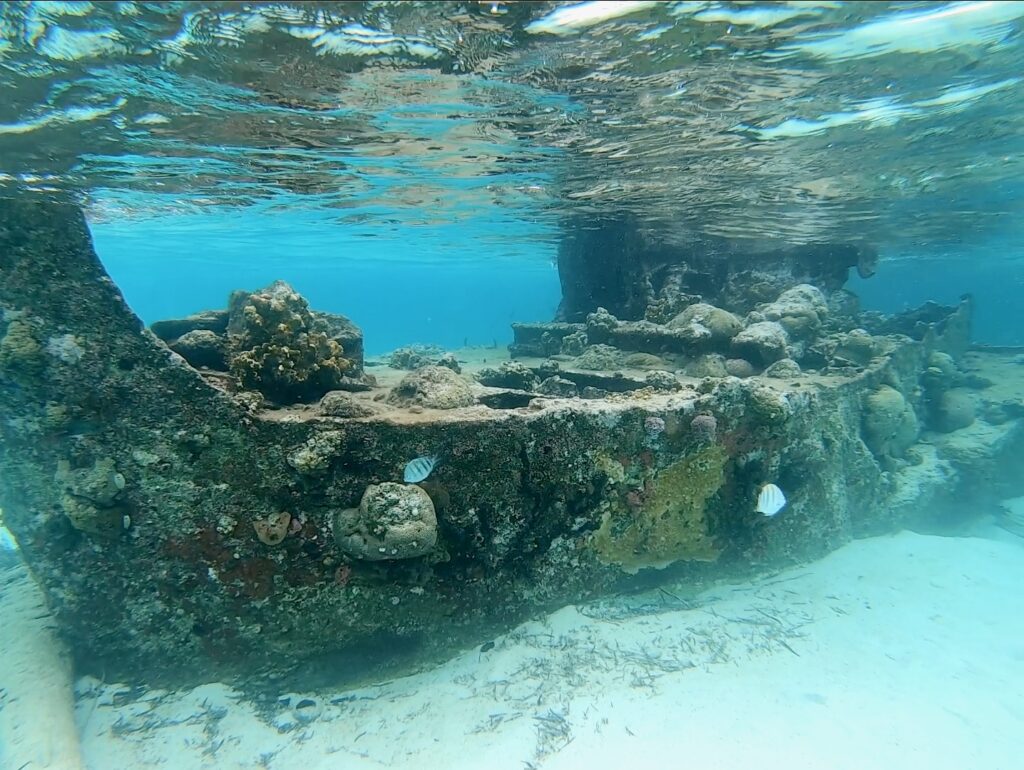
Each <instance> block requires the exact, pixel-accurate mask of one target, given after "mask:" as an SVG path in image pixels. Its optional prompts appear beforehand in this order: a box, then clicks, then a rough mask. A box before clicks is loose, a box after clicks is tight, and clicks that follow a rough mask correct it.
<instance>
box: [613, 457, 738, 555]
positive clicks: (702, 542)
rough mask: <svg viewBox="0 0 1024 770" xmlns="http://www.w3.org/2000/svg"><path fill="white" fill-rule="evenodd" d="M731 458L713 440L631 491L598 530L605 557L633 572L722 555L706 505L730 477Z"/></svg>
mask: <svg viewBox="0 0 1024 770" xmlns="http://www.w3.org/2000/svg"><path fill="white" fill-rule="evenodd" d="M727 460H728V453H727V452H726V450H725V449H724V448H723V447H722V446H721V445H719V444H712V445H711V446H709V447H707V448H705V449H702V450H700V451H698V452H696V453H694V454H692V455H690V456H688V457H684V458H683V459H682V460H679V461H677V462H675V463H673V464H672V465H669V466H668V467H666V468H664V469H662V470H661V471H660V472H658V473H657V474H655V475H654V476H653V477H651V478H649V479H648V480H647V481H646V482H645V483H644V486H643V488H642V489H638V490H633V491H631V492H627V493H626V495H625V498H624V502H623V503H622V504H620V505H617V506H615V507H614V508H613V509H612V510H610V511H609V512H607V513H606V514H605V517H604V520H603V522H602V523H601V528H600V529H599V530H598V531H597V532H596V533H594V539H593V546H594V549H595V550H596V551H597V553H598V555H599V556H600V558H601V559H602V560H603V561H605V562H609V563H613V564H618V565H619V566H621V567H622V569H623V570H624V571H626V572H630V573H634V572H637V571H639V570H640V569H643V568H645V567H664V566H667V565H668V564H671V563H672V562H674V561H678V560H680V559H690V560H696V561H714V560H716V559H717V558H718V555H719V549H718V548H717V547H716V546H715V543H714V541H713V540H712V538H711V535H710V532H709V528H708V521H707V516H706V511H707V503H708V500H710V499H711V497H712V496H713V495H714V494H715V493H716V492H717V491H718V490H719V489H720V488H721V487H722V485H723V484H724V483H725V473H724V470H725V464H726V462H727Z"/></svg>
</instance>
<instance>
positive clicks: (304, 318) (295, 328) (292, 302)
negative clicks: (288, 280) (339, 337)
mask: <svg viewBox="0 0 1024 770" xmlns="http://www.w3.org/2000/svg"><path fill="white" fill-rule="evenodd" d="M228 338H229V340H230V343H231V344H230V352H229V354H228V366H229V367H230V370H231V373H232V374H234V375H235V376H236V377H237V378H238V380H239V382H240V383H241V384H242V386H243V387H245V388H248V389H251V390H258V391H259V392H260V393H262V394H263V395H264V396H266V397H267V398H269V399H271V400H273V401H276V402H278V403H293V402H296V401H312V400H315V399H318V398H320V397H321V396H322V395H324V394H325V393H327V392H328V391H330V390H336V389H338V387H339V386H340V385H341V383H342V382H343V377H344V376H345V373H346V372H348V371H349V369H351V367H352V364H351V362H350V361H349V360H348V359H347V358H345V357H344V355H343V353H344V351H343V350H342V347H341V345H340V344H339V343H338V342H337V341H336V340H334V339H332V338H331V337H329V336H328V335H327V334H326V333H325V332H323V331H319V330H317V329H316V328H315V326H314V323H313V315H312V314H311V313H310V312H309V305H308V303H307V302H306V300H305V299H303V298H302V296H300V295H299V294H298V293H297V292H295V291H294V290H293V289H292V288H291V287H290V286H288V285H287V284H285V283H283V282H280V281H279V282H277V283H275V284H273V285H272V286H270V287H268V288H267V289H264V290H263V291H259V292H256V293H254V294H249V295H246V296H244V297H242V298H240V301H236V302H234V303H233V307H232V308H231V315H230V319H229V321H228Z"/></svg>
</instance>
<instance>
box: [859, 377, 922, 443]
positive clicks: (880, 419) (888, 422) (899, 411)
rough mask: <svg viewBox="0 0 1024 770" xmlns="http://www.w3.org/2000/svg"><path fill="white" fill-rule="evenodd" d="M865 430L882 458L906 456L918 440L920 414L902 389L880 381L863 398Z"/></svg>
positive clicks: (865, 434) (867, 437)
mask: <svg viewBox="0 0 1024 770" xmlns="http://www.w3.org/2000/svg"><path fill="white" fill-rule="evenodd" d="M863 434H864V443H865V444H867V445H868V449H870V450H871V452H872V454H874V455H875V456H876V457H878V458H879V459H889V458H899V457H903V455H904V454H905V453H906V451H907V449H909V448H910V446H911V444H913V443H914V442H915V441H917V434H918V424H917V415H916V414H915V413H914V410H913V408H912V407H911V406H910V404H908V403H907V400H906V399H905V398H904V397H903V394H902V393H900V392H899V391H898V390H896V388H893V387H891V386H889V385H881V386H879V387H878V388H877V389H875V390H874V391H872V392H871V393H870V394H869V395H868V396H867V397H866V398H865V399H864V418H863Z"/></svg>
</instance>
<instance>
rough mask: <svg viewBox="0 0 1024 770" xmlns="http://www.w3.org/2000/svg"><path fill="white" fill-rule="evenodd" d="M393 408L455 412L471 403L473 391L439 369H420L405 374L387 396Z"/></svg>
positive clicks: (429, 367) (459, 380) (440, 367)
mask: <svg viewBox="0 0 1024 770" xmlns="http://www.w3.org/2000/svg"><path fill="white" fill-rule="evenodd" d="M387 400H388V403H389V404H394V405H396V406H424V407H427V408H428V409H457V408H459V407H463V406H470V405H471V404H472V403H473V391H472V390H471V389H470V387H469V383H467V382H466V381H465V380H464V379H462V377H460V376H459V375H457V374H456V373H455V372H453V371H452V370H451V369H447V368H445V367H443V366H424V367H423V368H422V369H417V370H416V371H414V372H409V374H407V375H405V377H403V378H402V381H401V382H399V383H398V385H396V386H395V389H394V390H392V391H391V393H389V394H388V399H387Z"/></svg>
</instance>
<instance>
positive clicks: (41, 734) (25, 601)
mask: <svg viewBox="0 0 1024 770" xmlns="http://www.w3.org/2000/svg"><path fill="white" fill-rule="evenodd" d="M74 714H75V709H74V691H73V689H72V686H71V661H70V659H69V658H68V655H67V651H66V650H65V649H64V648H63V646H62V645H61V644H60V642H59V641H58V639H57V638H56V636H55V635H54V633H53V628H52V623H51V621H50V618H49V614H48V613H47V610H46V607H45V606H44V604H43V597H42V592H41V591H40V590H39V589H38V587H37V586H36V585H35V584H34V583H33V582H32V581H31V580H30V579H29V578H28V576H27V575H26V574H25V572H24V571H23V570H21V569H20V568H18V569H4V570H0V768H3V769H4V770H22V768H24V770H40V769H41V768H47V769H48V770H83V768H84V767H85V765H84V764H83V762H82V754H81V751H80V749H79V745H78V730H77V728H76V726H75V718H74Z"/></svg>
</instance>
